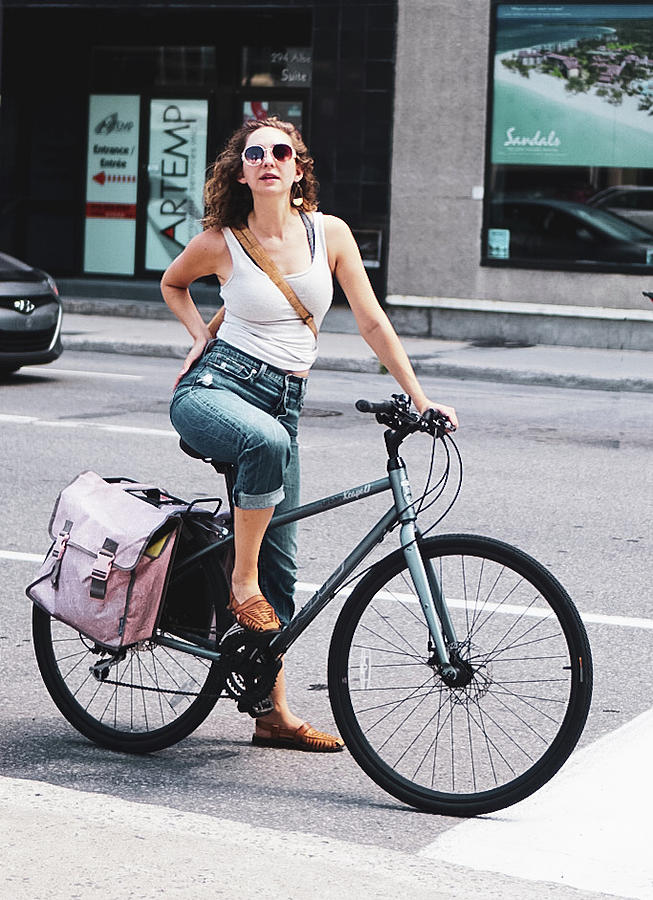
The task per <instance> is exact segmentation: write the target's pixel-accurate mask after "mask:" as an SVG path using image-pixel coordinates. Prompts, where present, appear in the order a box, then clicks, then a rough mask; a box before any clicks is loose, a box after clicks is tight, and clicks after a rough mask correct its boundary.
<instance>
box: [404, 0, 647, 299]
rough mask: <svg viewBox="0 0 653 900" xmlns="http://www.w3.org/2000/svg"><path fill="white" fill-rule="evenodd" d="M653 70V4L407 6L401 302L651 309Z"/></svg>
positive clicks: (425, 0)
mask: <svg viewBox="0 0 653 900" xmlns="http://www.w3.org/2000/svg"><path fill="white" fill-rule="evenodd" d="M520 54H521V55H520ZM561 57H563V59H562V61H561ZM579 67H580V68H579ZM652 76H653V4H651V3H643V4H642V3H602V4H596V3H594V4H585V3H583V4H575V3H566V4H562V5H561V4H559V3H557V4H552V3H549V4H547V3H540V2H538V3H521V4H519V5H518V6H517V5H515V4H508V3H498V2H492V3H490V2H488V0H465V2H463V3H461V2H458V0H400V2H399V7H398V23H397V54H396V81H395V106H394V137H393V156H392V158H393V163H392V195H391V220H390V241H389V265H388V283H387V294H388V295H389V298H390V299H392V298H393V297H394V298H396V299H397V300H400V299H401V298H402V297H404V298H405V297H408V298H409V303H412V304H413V306H415V305H416V301H417V300H418V299H419V298H421V301H422V307H424V306H425V305H427V304H428V298H452V299H460V300H473V301H481V302H483V301H488V302H489V301H504V302H506V303H515V302H518V303H532V304H557V305H560V306H563V305H567V306H572V305H578V306H585V307H614V308H622V309H632V310H635V309H644V308H645V307H644V305H643V304H644V303H645V302H646V301H643V298H642V296H641V291H642V290H643V289H647V288H648V289H649V290H650V289H651V286H652V285H653V114H652V113H653V103H652V102H651V97H650V95H648V93H647V85H648V84H650V79H651V77H652ZM606 79H607V80H608V81H609V84H607V85H606V84H604V82H605V80H606ZM615 216H616V218H615Z"/></svg>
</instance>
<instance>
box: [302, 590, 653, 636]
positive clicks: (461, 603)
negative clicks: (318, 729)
mask: <svg viewBox="0 0 653 900" xmlns="http://www.w3.org/2000/svg"><path fill="white" fill-rule="evenodd" d="M320 587H322V585H320V584H311V583H309V582H307V581H298V582H297V585H296V590H297V592H298V593H301V594H314V593H315V591H317V590H318V589H319V588H320ZM352 591H353V588H347V587H345V588H343V589H342V590H341V591H339V596H342V597H348V596H349V595H350V594H351V592H352ZM377 596H379V597H383V596H385V599H388V600H392V599H395V600H400V601H401V602H402V603H417V602H418V600H417V598H416V597H414V596H413V595H412V594H399V593H390V592H389V591H388V592H385V591H381V592H379V594H378V595H377ZM447 603H448V604H449V605H450V606H451V607H452V608H453V609H464V608H465V606H468V607H469V608H470V609H473V608H474V604H473V603H471V602H466V601H465V600H459V599H457V598H455V597H448V598H447ZM484 609H486V610H487V611H490V610H492V611H497V612H502V613H505V614H506V615H514V616H532V617H533V618H545V617H546V616H548V615H550V613H548V612H546V611H545V610H541V609H535V610H533V609H528V608H527V607H525V606H515V605H509V604H503V605H502V606H499V604H495V603H488V604H486V606H485V607H484ZM580 615H581V618H582V620H583V622H584V623H585V624H586V625H612V626H617V627H619V628H644V629H647V630H649V631H650V630H653V619H644V618H641V617H639V616H608V615H604V614H603V613H584V612H581V614H580Z"/></svg>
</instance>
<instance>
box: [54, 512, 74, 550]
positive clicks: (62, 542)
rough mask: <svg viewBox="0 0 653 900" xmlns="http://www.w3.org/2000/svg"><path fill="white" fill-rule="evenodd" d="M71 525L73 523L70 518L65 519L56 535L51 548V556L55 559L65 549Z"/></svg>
mask: <svg viewBox="0 0 653 900" xmlns="http://www.w3.org/2000/svg"><path fill="white" fill-rule="evenodd" d="M72 527H73V523H72V522H71V520H70V519H66V521H65V522H64V526H63V530H62V531H60V532H59V534H58V535H57V539H56V541H55V543H54V547H53V548H52V556H53V557H54V558H55V559H60V558H61V557H62V556H63V555H64V553H65V551H66V544H67V543H68V541H69V540H70V530H71V528H72Z"/></svg>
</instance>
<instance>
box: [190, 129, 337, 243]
mask: <svg viewBox="0 0 653 900" xmlns="http://www.w3.org/2000/svg"><path fill="white" fill-rule="evenodd" d="M259 128H276V129H278V130H279V131H283V132H284V133H285V134H287V135H288V137H289V138H290V142H291V144H292V145H293V147H294V148H295V151H296V153H297V163H298V164H299V165H300V166H301V169H302V172H303V175H302V178H301V180H300V181H299V182H297V183H296V184H294V185H293V187H292V189H291V192H290V200H291V202H292V199H293V198H294V197H299V196H303V201H302V205H301V207H300V208H301V209H304V210H306V211H307V212H311V211H312V210H315V209H317V193H318V187H319V185H318V182H317V179H316V178H315V175H314V174H313V158H312V157H311V155H310V154H309V152H308V149H307V147H306V144H305V143H304V141H303V140H302V136H301V134H300V133H299V131H298V130H297V128H295V126H294V125H293V124H292V123H290V122H284V121H282V120H281V119H278V118H277V117H276V116H270V117H269V118H267V119H252V120H250V121H248V122H245V123H244V125H242V126H241V127H240V128H239V129H238V130H237V131H235V132H234V133H233V134H232V135H231V137H230V138H229V140H228V141H227V143H226V145H225V148H224V150H223V151H222V153H220V155H219V156H218V158H217V159H216V161H215V162H214V163H213V165H212V166H211V169H210V172H209V177H208V179H207V182H206V184H205V186H204V204H205V215H204V218H203V219H202V225H203V226H204V229H205V230H206V229H207V228H224V227H225V226H229V227H232V226H233V227H238V226H241V225H244V224H246V222H247V217H248V215H249V214H250V212H251V211H252V208H253V201H252V192H251V191H250V189H249V187H248V186H247V185H246V184H241V183H240V182H239V181H238V177H239V176H240V175H242V168H243V163H242V160H241V155H242V152H243V150H244V149H245V145H246V143H247V140H248V138H249V136H250V135H251V134H253V133H254V132H255V131H258V129H259Z"/></svg>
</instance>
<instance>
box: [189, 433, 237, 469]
mask: <svg viewBox="0 0 653 900" xmlns="http://www.w3.org/2000/svg"><path fill="white" fill-rule="evenodd" d="M179 447H180V449H181V450H183V452H184V453H186V454H187V455H188V456H192V458H193V459H201V460H202V462H206V463H210V464H211V465H212V466H213V468H214V469H215V470H216V472H219V473H220V474H222V475H226V474H227V472H230V471H231V470H232V469H233V464H232V463H229V462H221V461H220V460H219V459H212V458H211V457H210V456H204V454H203V453H198V452H197V450H194V449H193V448H192V447H191V445H190V444H187V443H186V441H185V440H184V439H183V438H179Z"/></svg>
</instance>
